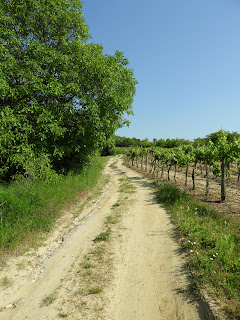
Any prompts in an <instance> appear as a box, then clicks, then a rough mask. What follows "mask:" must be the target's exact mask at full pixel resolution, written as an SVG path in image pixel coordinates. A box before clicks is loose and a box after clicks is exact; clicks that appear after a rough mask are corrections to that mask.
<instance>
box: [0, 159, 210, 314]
mask: <svg viewBox="0 0 240 320" xmlns="http://www.w3.org/2000/svg"><path fill="white" fill-rule="evenodd" d="M105 174H106V175H107V177H108V179H109V182H108V184H107V185H106V186H105V187H104V190H103V192H102V194H101V195H100V196H98V198H97V199H96V198H94V199H92V200H89V201H88V204H87V206H86V207H85V208H84V210H83V211H82V212H81V214H80V213H79V212H80V210H79V209H78V208H75V209H74V210H73V209H72V210H69V211H68V212H66V213H65V215H64V216H63V218H62V219H61V220H60V221H59V223H58V228H56V230H55V231H54V233H53V234H52V235H51V237H50V238H49V239H48V240H46V241H45V244H44V246H42V247H40V248H38V249H37V250H32V251H29V252H27V253H25V254H23V255H22V256H19V257H15V258H10V259H9V260H8V261H7V264H6V266H4V268H2V270H1V272H0V279H2V286H1V292H0V320H7V319H9V320H20V319H30V320H45V319H46V320H47V319H49V320H50V319H51V320H53V319H54V320H55V319H62V318H66V319H72V320H77V319H89V320H97V319H106V320H110V319H112V320H157V319H161V320H174V319H181V320H183V319H186V320H187V319H189V320H194V319H212V317H211V315H210V314H209V311H208V309H207V308H206V306H205V305H204V304H203V303H198V302H196V301H194V299H193V296H192V293H191V279H190V277H189V273H188V270H187V268H186V265H185V263H186V257H185V254H184V253H183V252H182V251H181V249H180V247H179V245H178V243H177V239H176V235H175V233H174V226H173V225H172V224H171V221H170V219H169V217H168V215H167V213H166V211H165V210H164V209H163V208H161V207H160V206H159V204H157V203H156V202H155V200H154V189H153V185H152V184H151V183H150V182H148V181H147V180H145V179H144V178H143V177H142V176H141V175H140V174H138V173H136V172H134V171H132V170H131V169H129V168H126V167H124V166H123V165H122V161H121V160H120V159H119V158H118V160H116V159H111V160H110V161H109V163H108V165H107V167H106V169H105ZM77 214H80V215H77Z"/></svg>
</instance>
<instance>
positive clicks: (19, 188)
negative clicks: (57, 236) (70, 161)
mask: <svg viewBox="0 0 240 320" xmlns="http://www.w3.org/2000/svg"><path fill="white" fill-rule="evenodd" d="M93 163H94V165H92V166H88V167H87V168H83V169H81V170H80V171H79V172H78V173H71V174H68V175H56V176H55V177H54V178H53V179H52V180H51V181H45V182H44V181H33V180H26V179H21V180H16V181H13V182H12V183H10V184H8V185H3V184H2V185H0V250H6V249H7V250H9V249H10V250H11V249H13V248H15V247H16V246H17V245H18V244H19V243H21V242H23V241H25V240H28V241H29V238H30V239H34V238H35V234H36V233H39V231H40V232H48V231H50V230H51V228H52V226H53V224H54V222H55V221H56V219H57V217H59V215H60V214H61V211H62V210H63V209H64V208H66V207H67V206H71V205H73V204H74V203H76V202H78V201H79V200H80V199H81V196H82V195H84V194H86V193H87V192H89V191H90V189H91V188H93V187H94V186H95V185H96V184H97V182H98V180H99V178H100V176H101V171H102V169H103V166H104V164H105V163H106V158H96V159H94V162H93Z"/></svg>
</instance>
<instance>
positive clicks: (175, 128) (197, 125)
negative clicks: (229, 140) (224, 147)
mask: <svg viewBox="0 0 240 320" xmlns="http://www.w3.org/2000/svg"><path fill="white" fill-rule="evenodd" d="M83 5H84V6H83V14H84V17H85V19H86V23H87V24H88V26H89V30H90V34H91V35H92V42H95V43H101V44H102V45H103V47H104V52H105V53H108V54H114V52H115V51H116V50H119V51H122V52H123V53H124V56H125V57H126V58H128V60H129V62H130V68H131V69H133V70H134V75H135V78H136V79H137V80H138V83H139V84H138V85H137V91H136V96H135V99H134V104H133V106H134V108H133V111H134V116H131V117H130V118H129V120H130V121H131V125H130V127H129V128H122V129H119V130H118V131H117V132H116V133H117V134H118V135H120V136H126V137H136V138H140V139H144V138H148V139H149V140H152V139H153V138H157V139H160V138H163V139H166V138H171V139H172V138H184V139H190V140H192V139H195V138H198V137H205V136H206V135H207V134H209V133H212V132H215V131H218V130H220V129H225V130H228V131H230V132H232V131H238V132H239V133H240V1H239V0H149V1H143V0H121V1H117V0H101V1H100V0H83Z"/></svg>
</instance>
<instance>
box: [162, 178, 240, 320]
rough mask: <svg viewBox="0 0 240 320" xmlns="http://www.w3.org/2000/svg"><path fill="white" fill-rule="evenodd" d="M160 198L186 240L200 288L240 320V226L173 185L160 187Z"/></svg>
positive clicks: (196, 280) (230, 314) (185, 245)
mask: <svg viewBox="0 0 240 320" xmlns="http://www.w3.org/2000/svg"><path fill="white" fill-rule="evenodd" d="M157 198H158V200H159V202H160V203H163V204H164V205H165V206H166V207H167V208H168V211H169V213H170V214H171V217H172V220H173V222H174V223H175V224H176V225H177V227H178V230H179V231H180V233H181V234H182V236H184V241H183V244H184V247H185V248H186V249H187V250H188V252H189V254H190V259H189V266H190V268H191V271H192V274H193V275H194V279H195V283H196V285H197V287H198V288H200V289H201V288H204V289H205V290H208V292H209V293H211V294H213V295H214V296H215V297H216V299H217V300H219V301H221V302H222V307H223V309H224V310H225V311H226V312H227V313H228V315H229V316H230V318H231V319H240V231H239V224H238V223H236V222H234V221H233V220H231V219H230V218H227V217H226V216H224V215H223V214H221V213H219V212H217V211H216V210H214V209H213V208H211V207H209V206H207V205H204V204H203V203H201V202H200V201H197V200H195V199H192V198H191V197H190V196H189V195H187V194H186V193H184V192H182V191H180V190H179V189H178V188H177V187H175V186H173V185H171V184H166V183H161V184H158V187H157Z"/></svg>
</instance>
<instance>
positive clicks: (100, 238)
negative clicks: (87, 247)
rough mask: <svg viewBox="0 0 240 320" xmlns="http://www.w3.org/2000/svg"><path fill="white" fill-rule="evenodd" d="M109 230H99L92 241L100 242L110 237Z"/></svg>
mask: <svg viewBox="0 0 240 320" xmlns="http://www.w3.org/2000/svg"><path fill="white" fill-rule="evenodd" d="M110 233H111V230H110V229H107V230H106V231H103V232H101V233H100V234H99V235H98V236H97V237H96V238H95V239H94V240H93V241H94V242H100V241H108V240H109V237H110Z"/></svg>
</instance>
